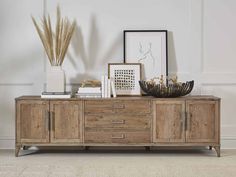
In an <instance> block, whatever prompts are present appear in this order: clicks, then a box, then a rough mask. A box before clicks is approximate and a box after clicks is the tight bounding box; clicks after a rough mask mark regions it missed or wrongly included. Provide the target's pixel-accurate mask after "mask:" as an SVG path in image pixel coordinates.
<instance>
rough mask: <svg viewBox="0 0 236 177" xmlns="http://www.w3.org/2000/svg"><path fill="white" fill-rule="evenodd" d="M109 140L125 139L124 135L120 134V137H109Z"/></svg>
mask: <svg viewBox="0 0 236 177" xmlns="http://www.w3.org/2000/svg"><path fill="white" fill-rule="evenodd" d="M111 139H125V135H124V134H121V136H114V135H111Z"/></svg>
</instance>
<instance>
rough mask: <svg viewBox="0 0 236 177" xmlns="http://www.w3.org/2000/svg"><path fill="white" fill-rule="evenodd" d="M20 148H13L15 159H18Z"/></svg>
mask: <svg viewBox="0 0 236 177" xmlns="http://www.w3.org/2000/svg"><path fill="white" fill-rule="evenodd" d="M20 148H21V146H19V145H17V146H16V147H15V157H18V156H19V152H20Z"/></svg>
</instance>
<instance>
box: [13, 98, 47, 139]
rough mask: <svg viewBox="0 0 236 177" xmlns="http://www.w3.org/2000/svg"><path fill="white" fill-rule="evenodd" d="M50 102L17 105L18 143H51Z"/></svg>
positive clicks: (24, 102)
mask: <svg viewBox="0 0 236 177" xmlns="http://www.w3.org/2000/svg"><path fill="white" fill-rule="evenodd" d="M48 114H49V102H48V101H40V100H37V101H31V100H27V101H24V100H23V101H19V102H18V103H17V130H16V131H17V141H20V142H28V143H47V142H49V130H48V124H49V122H48V120H49V119H48Z"/></svg>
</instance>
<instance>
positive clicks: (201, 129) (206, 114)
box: [186, 101, 219, 143]
mask: <svg viewBox="0 0 236 177" xmlns="http://www.w3.org/2000/svg"><path fill="white" fill-rule="evenodd" d="M218 106H219V105H218V102H216V101H187V102H186V112H187V131H186V142H199V143H200V142H217V143H218V136H219V135H218V131H219V129H218V125H219V118H218V117H219V115H218Z"/></svg>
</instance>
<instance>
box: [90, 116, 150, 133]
mask: <svg viewBox="0 0 236 177" xmlns="http://www.w3.org/2000/svg"><path fill="white" fill-rule="evenodd" d="M150 122H151V117H150V115H149V114H148V115H129V114H125V115H112V114H109V115H92V114H91V115H85V128H86V129H90V128H92V129H93V128H103V129H104V128H106V129H115V128H122V129H139V130H145V129H150Z"/></svg>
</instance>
